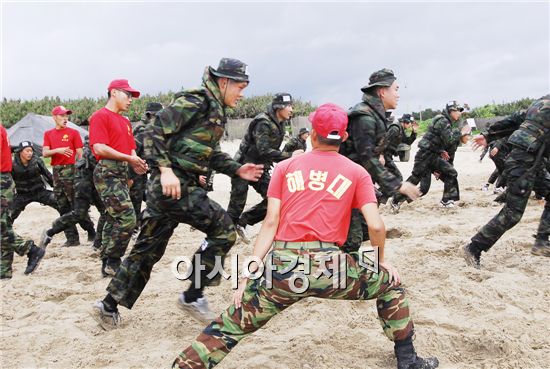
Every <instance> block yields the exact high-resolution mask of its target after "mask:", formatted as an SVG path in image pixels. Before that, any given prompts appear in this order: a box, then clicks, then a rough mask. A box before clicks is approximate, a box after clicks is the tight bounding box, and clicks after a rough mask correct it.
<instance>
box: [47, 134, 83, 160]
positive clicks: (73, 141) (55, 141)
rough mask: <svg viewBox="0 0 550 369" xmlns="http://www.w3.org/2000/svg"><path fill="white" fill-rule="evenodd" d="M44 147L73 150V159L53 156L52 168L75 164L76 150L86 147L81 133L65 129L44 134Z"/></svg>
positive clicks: (61, 155) (58, 155) (59, 155)
mask: <svg viewBox="0 0 550 369" xmlns="http://www.w3.org/2000/svg"><path fill="white" fill-rule="evenodd" d="M42 146H48V147H49V148H50V149H57V148H60V147H69V148H70V149H71V150H73V155H72V156H71V157H68V156H65V155H63V154H53V156H52V166H54V165H70V164H74V163H75V158H76V149H81V148H82V147H83V146H84V145H83V144H82V138H80V133H78V131H77V130H76V129H72V128H69V127H65V128H62V129H57V128H54V129H50V130H49V131H46V132H44V145H42Z"/></svg>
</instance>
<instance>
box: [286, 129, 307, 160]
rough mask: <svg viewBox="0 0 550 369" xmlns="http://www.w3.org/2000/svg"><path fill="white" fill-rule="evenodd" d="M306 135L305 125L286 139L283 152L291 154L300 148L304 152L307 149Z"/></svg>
mask: <svg viewBox="0 0 550 369" xmlns="http://www.w3.org/2000/svg"><path fill="white" fill-rule="evenodd" d="M308 137H309V131H308V129H307V128H305V127H304V128H300V131H299V132H298V135H297V136H296V137H292V138H291V139H290V140H288V142H287V143H286V145H285V147H284V148H283V152H287V153H289V154H292V153H293V152H294V151H296V150H302V151H303V152H306V151H307V143H306V140H307V138H308Z"/></svg>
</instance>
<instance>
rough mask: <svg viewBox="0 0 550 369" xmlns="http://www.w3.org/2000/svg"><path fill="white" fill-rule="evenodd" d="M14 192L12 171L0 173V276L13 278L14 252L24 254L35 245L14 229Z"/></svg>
mask: <svg viewBox="0 0 550 369" xmlns="http://www.w3.org/2000/svg"><path fill="white" fill-rule="evenodd" d="M14 192H15V184H14V182H13V179H12V177H11V173H0V229H1V231H2V242H1V243H0V278H11V276H12V267H11V266H12V263H13V253H14V252H16V253H17V254H18V255H20V256H24V255H26V254H27V253H28V252H29V250H30V248H31V246H32V245H33V242H32V241H25V240H23V239H22V238H21V237H20V236H19V235H17V233H15V231H14V230H13V227H12V221H11V218H10V214H9V209H10V208H11V206H12V204H13V197H14Z"/></svg>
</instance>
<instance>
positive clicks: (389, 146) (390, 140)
mask: <svg viewBox="0 0 550 369" xmlns="http://www.w3.org/2000/svg"><path fill="white" fill-rule="evenodd" d="M414 140H416V132H412V133H411V135H410V136H407V134H406V133H405V130H404V129H403V126H402V125H401V123H399V122H394V123H391V124H390V125H389V126H388V130H387V132H386V148H385V150H384V153H385V154H388V155H391V156H395V155H397V147H398V146H399V145H400V144H401V143H404V144H407V145H410V144H412V143H413V142H414Z"/></svg>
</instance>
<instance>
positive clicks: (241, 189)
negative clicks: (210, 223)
mask: <svg viewBox="0 0 550 369" xmlns="http://www.w3.org/2000/svg"><path fill="white" fill-rule="evenodd" d="M270 180H271V175H270V174H269V171H268V169H265V170H264V172H263V174H262V177H261V178H260V180H259V181H258V182H251V181H247V180H245V179H242V178H241V177H234V178H232V179H231V197H230V199H229V205H228V206H227V214H229V217H230V218H231V219H232V220H233V222H234V223H235V225H237V224H238V225H241V226H245V225H247V224H249V225H254V224H256V223H259V222H261V221H263V220H264V218H265V214H266V213H267V188H268V187H269V181H270ZM248 186H252V188H254V189H255V190H256V192H257V193H259V194H260V196H262V199H263V200H262V201H261V202H260V203H259V204H256V205H255V206H253V207H252V208H251V209H249V210H247V211H245V212H244V213H243V210H244V207H245V205H246V198H247V194H248Z"/></svg>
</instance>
